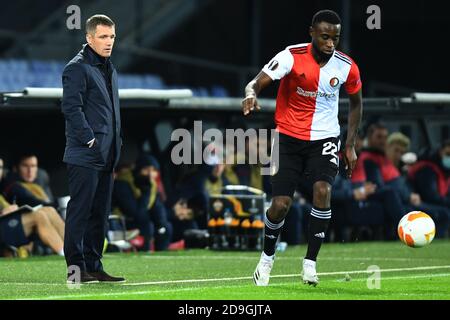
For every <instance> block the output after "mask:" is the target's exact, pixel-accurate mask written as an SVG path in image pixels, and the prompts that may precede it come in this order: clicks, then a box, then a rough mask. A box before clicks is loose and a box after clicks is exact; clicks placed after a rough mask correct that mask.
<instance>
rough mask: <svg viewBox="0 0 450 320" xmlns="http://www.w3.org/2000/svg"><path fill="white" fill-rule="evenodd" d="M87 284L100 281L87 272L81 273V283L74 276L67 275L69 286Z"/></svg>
mask: <svg viewBox="0 0 450 320" xmlns="http://www.w3.org/2000/svg"><path fill="white" fill-rule="evenodd" d="M85 283H98V280H97V278H96V277H94V276H92V275H91V274H89V273H87V272H86V271H81V272H80V279H79V282H78V279H77V278H76V277H74V276H73V275H67V284H85Z"/></svg>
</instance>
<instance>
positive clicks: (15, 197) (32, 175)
mask: <svg viewBox="0 0 450 320" xmlns="http://www.w3.org/2000/svg"><path fill="white" fill-rule="evenodd" d="M37 174H38V158H37V156H36V155H34V154H32V153H29V154H24V155H21V156H19V157H18V159H17V161H16V163H15V165H14V167H13V171H12V172H10V174H9V175H8V177H7V178H6V180H7V181H6V183H5V189H4V193H5V195H6V197H7V199H8V200H9V201H10V202H13V203H17V204H18V205H25V204H27V205H29V206H32V207H34V206H37V205H43V206H52V207H55V208H56V207H57V205H56V204H55V202H53V201H52V199H51V196H50V195H48V194H47V193H46V192H45V190H44V187H43V186H41V185H39V184H38V183H37Z"/></svg>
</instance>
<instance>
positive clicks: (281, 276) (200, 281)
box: [1, 265, 450, 286]
mask: <svg viewBox="0 0 450 320" xmlns="http://www.w3.org/2000/svg"><path fill="white" fill-rule="evenodd" d="M435 269H450V265H448V266H425V267H412V268H394V269H381V270H380V272H397V271H420V270H435ZM364 273H372V272H370V271H367V270H354V271H336V272H319V273H317V275H318V276H334V275H346V274H364ZM270 277H271V278H293V277H300V274H299V273H294V274H278V275H271V276H270ZM403 278H404V277H400V278H399V279H403ZM252 279H253V276H245V277H230V278H209V279H182V280H166V281H148V282H133V283H123V284H117V285H121V286H144V285H158V284H177V283H196V282H198V283H202V282H217V281H238V280H252ZM1 284H2V285H24V286H31V285H39V286H40V285H47V286H66V284H63V283H54V282H52V283H45V282H2V283H1ZM94 285H95V284H94Z"/></svg>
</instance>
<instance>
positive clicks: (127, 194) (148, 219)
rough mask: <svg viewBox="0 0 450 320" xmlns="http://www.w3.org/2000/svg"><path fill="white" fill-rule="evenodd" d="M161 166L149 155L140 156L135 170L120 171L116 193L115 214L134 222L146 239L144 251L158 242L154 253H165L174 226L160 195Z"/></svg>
mask: <svg viewBox="0 0 450 320" xmlns="http://www.w3.org/2000/svg"><path fill="white" fill-rule="evenodd" d="M158 172H159V164H158V162H157V160H156V159H155V158H154V157H153V156H151V155H148V154H141V155H140V156H139V157H138V159H137V161H136V164H135V168H134V169H131V168H122V169H120V170H119V171H117V173H116V175H115V181H114V189H113V213H115V214H120V213H121V214H123V215H124V216H125V217H127V218H130V219H131V220H132V224H133V227H137V228H139V231H140V233H141V235H142V236H143V237H144V247H143V248H141V249H142V250H145V251H148V250H149V249H150V240H151V239H152V238H154V240H155V250H166V249H167V248H168V246H169V244H170V240H171V236H172V225H171V223H170V222H169V221H168V214H167V211H166V208H165V207H164V204H163V203H162V201H161V198H160V194H159V192H158V183H157V177H158V174H159V173H158Z"/></svg>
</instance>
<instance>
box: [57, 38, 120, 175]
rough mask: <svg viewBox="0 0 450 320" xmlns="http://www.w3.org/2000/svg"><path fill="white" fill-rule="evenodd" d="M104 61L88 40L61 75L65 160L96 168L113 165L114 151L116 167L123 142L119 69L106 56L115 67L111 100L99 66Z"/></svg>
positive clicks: (108, 61) (110, 65)
mask: <svg viewBox="0 0 450 320" xmlns="http://www.w3.org/2000/svg"><path fill="white" fill-rule="evenodd" d="M102 62H103V63H104V62H105V60H103V61H102V58H101V57H99V56H97V55H96V54H95V52H94V51H93V50H92V49H91V48H90V47H89V46H88V45H87V44H85V45H84V46H83V49H82V50H81V51H80V52H79V53H78V54H77V55H76V56H75V57H74V58H73V59H72V60H71V61H70V62H69V63H68V64H67V65H66V67H65V68H64V71H63V75H62V83H63V98H62V103H61V107H62V112H63V114H64V117H65V119H66V149H65V152H64V159H63V161H64V162H65V163H68V164H73V165H78V166H82V167H87V168H92V169H96V170H105V169H107V170H108V169H110V168H108V161H109V160H110V159H109V158H108V157H110V156H111V155H114V158H113V159H112V163H113V166H114V167H115V166H116V165H117V163H118V161H119V157H120V148H121V146H122V137H121V124H120V105H119V91H118V84H117V72H116V70H115V69H114V66H113V65H112V63H111V61H110V59H107V60H106V63H107V64H109V68H111V70H112V76H111V79H112V80H111V85H112V87H111V92H112V101H111V96H110V94H109V92H108V84H107V83H106V80H105V77H104V76H103V75H102V72H101V71H100V69H99V67H101V66H102ZM94 138H95V139H96V143H95V145H94V146H93V147H92V148H89V147H88V142H89V141H91V140H92V139H94ZM114 142H115V143H114ZM113 144H114V145H113ZM113 151H114V153H112V154H111V152H113Z"/></svg>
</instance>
